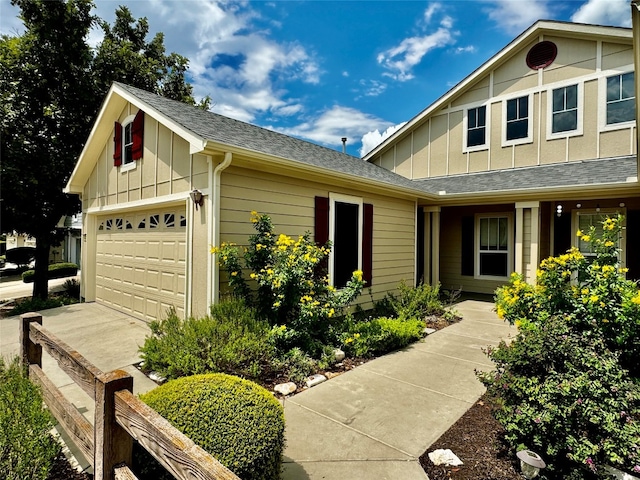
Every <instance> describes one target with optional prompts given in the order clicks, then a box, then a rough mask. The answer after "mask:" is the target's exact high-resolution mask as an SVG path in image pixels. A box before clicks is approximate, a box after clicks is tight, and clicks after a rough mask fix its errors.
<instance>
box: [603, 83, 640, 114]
mask: <svg viewBox="0 0 640 480" xmlns="http://www.w3.org/2000/svg"><path fill="white" fill-rule="evenodd" d="M605 101H606V104H605V105H606V107H605V125H618V124H624V123H630V122H634V121H635V119H636V110H635V108H636V93H635V84H634V73H633V72H627V73H621V74H619V75H612V76H610V77H607V79H606V99H605Z"/></svg>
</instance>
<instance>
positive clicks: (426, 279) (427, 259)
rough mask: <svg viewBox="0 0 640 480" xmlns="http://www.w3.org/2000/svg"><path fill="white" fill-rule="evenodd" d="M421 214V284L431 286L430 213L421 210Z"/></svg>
mask: <svg viewBox="0 0 640 480" xmlns="http://www.w3.org/2000/svg"><path fill="white" fill-rule="evenodd" d="M422 214H423V215H424V226H423V227H424V232H423V235H422V238H424V245H422V249H423V250H422V251H423V252H424V255H423V263H424V265H423V266H422V271H423V272H424V273H423V278H422V282H423V283H425V284H427V283H428V284H429V285H431V212H427V211H424V209H423V212H422ZM418 280H420V279H418Z"/></svg>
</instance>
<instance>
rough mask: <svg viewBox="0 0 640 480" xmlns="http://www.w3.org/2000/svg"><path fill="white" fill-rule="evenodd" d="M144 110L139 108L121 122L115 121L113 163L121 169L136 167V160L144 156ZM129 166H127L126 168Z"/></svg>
mask: <svg viewBox="0 0 640 480" xmlns="http://www.w3.org/2000/svg"><path fill="white" fill-rule="evenodd" d="M143 135H144V112H143V111H142V110H138V113H136V115H135V116H133V115H131V116H129V117H127V118H126V119H125V121H124V122H123V123H122V124H121V123H120V122H115V125H114V135H113V164H114V165H115V166H116V167H119V166H121V171H126V170H129V169H130V168H134V167H135V160H140V159H141V158H142V152H143V147H144V141H143ZM125 167H127V168H125Z"/></svg>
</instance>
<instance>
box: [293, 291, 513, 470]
mask: <svg viewBox="0 0 640 480" xmlns="http://www.w3.org/2000/svg"><path fill="white" fill-rule="evenodd" d="M492 308H493V304H491V303H486V302H479V301H473V300H468V301H465V302H462V303H460V304H458V305H457V306H456V309H457V310H458V312H460V314H461V315H462V316H463V318H464V319H463V320H462V321H461V322H459V323H457V324H455V325H452V326H450V327H447V328H445V329H444V330H440V331H438V332H436V333H434V334H432V335H430V336H428V337H427V338H426V339H425V340H424V341H423V342H419V343H416V344H414V345H413V346H411V347H409V348H407V349H406V350H403V351H400V352H396V353H393V354H390V355H386V356H384V357H380V358H378V359H376V360H372V361H370V362H368V363H366V364H364V365H362V366H360V367H358V368H356V369H354V370H352V371H350V372H347V373H345V374H343V375H340V376H339V377H336V378H333V379H331V380H329V381H328V382H325V383H323V384H320V385H318V386H316V387H313V388H311V389H309V390H307V391H305V392H303V393H300V394H298V395H295V396H294V397H292V398H289V399H287V400H286V401H285V403H284V405H285V418H286V439H287V446H286V450H285V472H284V475H283V479H285V480H294V479H295V480H304V479H313V480H315V479H338V478H348V479H350V480H370V479H376V480H383V479H389V480H397V479H403V480H414V479H415V480H424V479H426V478H427V476H426V474H425V473H424V471H423V470H422V468H421V467H420V464H419V462H418V458H419V457H420V455H422V453H424V451H425V450H426V449H427V448H428V447H429V445H431V444H432V443H433V442H434V441H436V440H437V439H438V438H439V437H440V436H441V435H442V434H443V433H444V432H445V431H447V430H448V429H449V427H450V426H451V425H453V424H454V423H455V422H456V421H457V420H458V419H459V418H460V417H461V416H462V415H463V414H464V413H465V412H466V411H467V410H468V409H469V407H471V406H472V405H473V404H474V403H475V401H476V400H477V399H478V398H479V397H480V396H481V395H482V394H483V393H484V387H483V386H482V384H481V383H480V382H479V381H478V380H477V379H476V377H475V373H474V370H475V369H479V370H489V369H491V368H492V365H491V362H490V361H489V360H488V359H487V357H486V356H485V355H484V354H483V353H482V351H481V348H482V347H486V346H487V345H490V344H491V345H496V344H497V343H498V342H499V341H500V339H503V338H504V339H506V338H507V337H508V336H509V335H515V333H516V330H515V328H514V327H510V326H509V325H508V324H505V323H504V322H503V321H501V320H499V319H498V318H497V316H496V314H495V313H494V312H493V311H492Z"/></svg>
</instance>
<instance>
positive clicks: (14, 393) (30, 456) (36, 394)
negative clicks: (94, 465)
mask: <svg viewBox="0 0 640 480" xmlns="http://www.w3.org/2000/svg"><path fill="white" fill-rule="evenodd" d="M51 428H53V421H52V417H51V415H50V414H49V412H47V411H46V410H44V409H43V407H42V396H41V395H40V391H39V390H38V388H37V387H36V386H35V385H33V384H32V383H31V382H30V381H29V380H28V379H27V378H26V377H25V376H24V374H23V370H22V367H21V366H20V363H19V360H18V358H15V359H14V360H13V361H12V362H10V363H8V364H6V363H5V360H4V359H3V358H2V357H0V472H2V478H3V479H5V480H24V479H29V480H38V479H42V480H44V479H45V478H47V475H48V473H49V470H50V468H51V465H52V462H53V459H54V458H55V456H56V455H57V454H58V452H59V451H60V446H59V445H58V444H57V443H56V441H55V440H54V439H53V437H52V436H51V435H50V434H49V431H50V430H51Z"/></svg>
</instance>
